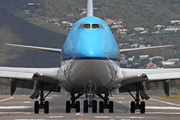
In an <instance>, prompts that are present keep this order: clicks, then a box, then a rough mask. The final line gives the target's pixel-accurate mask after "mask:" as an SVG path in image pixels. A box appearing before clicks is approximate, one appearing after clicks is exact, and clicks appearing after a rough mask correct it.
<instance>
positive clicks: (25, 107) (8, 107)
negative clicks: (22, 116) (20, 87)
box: [0, 106, 33, 109]
mask: <svg viewBox="0 0 180 120" xmlns="http://www.w3.org/2000/svg"><path fill="white" fill-rule="evenodd" d="M32 107H33V106H0V109H27V108H32Z"/></svg>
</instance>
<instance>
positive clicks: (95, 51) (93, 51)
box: [81, 45, 101, 57]
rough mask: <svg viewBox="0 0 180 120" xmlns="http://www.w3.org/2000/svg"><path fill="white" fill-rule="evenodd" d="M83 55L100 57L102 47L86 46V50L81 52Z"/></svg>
mask: <svg viewBox="0 0 180 120" xmlns="http://www.w3.org/2000/svg"><path fill="white" fill-rule="evenodd" d="M81 55H82V56H84V57H100V56H101V50H100V47H97V46H93V45H88V46H84V48H83V49H82V51H81Z"/></svg>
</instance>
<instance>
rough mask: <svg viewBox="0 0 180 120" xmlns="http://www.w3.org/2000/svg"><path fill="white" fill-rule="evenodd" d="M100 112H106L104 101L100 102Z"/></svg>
mask: <svg viewBox="0 0 180 120" xmlns="http://www.w3.org/2000/svg"><path fill="white" fill-rule="evenodd" d="M99 113H104V103H103V101H100V102H99Z"/></svg>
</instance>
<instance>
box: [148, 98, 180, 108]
mask: <svg viewBox="0 0 180 120" xmlns="http://www.w3.org/2000/svg"><path fill="white" fill-rule="evenodd" d="M150 100H153V101H157V102H161V103H165V104H168V105H175V106H180V105H178V104H174V103H170V102H166V101H162V100H157V99H153V98H150Z"/></svg>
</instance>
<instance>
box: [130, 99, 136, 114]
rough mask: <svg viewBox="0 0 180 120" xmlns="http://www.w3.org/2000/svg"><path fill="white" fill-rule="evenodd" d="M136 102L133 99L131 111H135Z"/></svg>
mask: <svg viewBox="0 0 180 120" xmlns="http://www.w3.org/2000/svg"><path fill="white" fill-rule="evenodd" d="M135 109H136V108H135V102H134V101H131V108H130V111H131V113H135Z"/></svg>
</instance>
